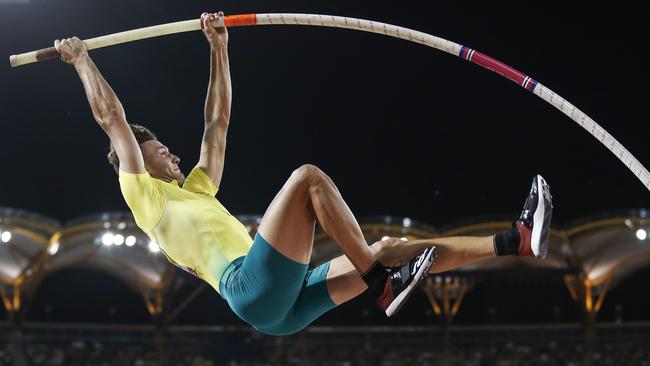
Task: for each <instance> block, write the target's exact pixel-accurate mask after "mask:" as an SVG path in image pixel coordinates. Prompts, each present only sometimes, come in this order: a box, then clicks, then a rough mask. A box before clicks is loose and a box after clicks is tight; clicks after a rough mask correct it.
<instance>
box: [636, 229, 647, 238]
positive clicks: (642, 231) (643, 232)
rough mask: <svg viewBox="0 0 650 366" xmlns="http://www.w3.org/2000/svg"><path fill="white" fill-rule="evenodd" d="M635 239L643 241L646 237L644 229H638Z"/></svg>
mask: <svg viewBox="0 0 650 366" xmlns="http://www.w3.org/2000/svg"><path fill="white" fill-rule="evenodd" d="M636 237H637V238H639V240H645V238H647V237H648V233H647V232H646V231H645V230H644V229H639V230H637V231H636Z"/></svg>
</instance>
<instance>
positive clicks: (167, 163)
mask: <svg viewBox="0 0 650 366" xmlns="http://www.w3.org/2000/svg"><path fill="white" fill-rule="evenodd" d="M140 148H141V150H142V157H143V158H144V167H145V168H146V169H147V171H148V172H149V175H151V176H152V177H154V178H158V179H161V180H164V181H166V182H169V181H171V180H176V181H178V184H179V185H181V186H182V185H183V182H184V181H185V175H184V174H183V172H181V169H180V167H179V166H178V163H180V161H181V159H180V158H179V157H178V156H176V155H174V154H172V153H170V152H169V149H168V148H167V146H165V145H163V144H162V143H161V142H160V141H158V140H149V141H147V142H143V143H142V144H140Z"/></svg>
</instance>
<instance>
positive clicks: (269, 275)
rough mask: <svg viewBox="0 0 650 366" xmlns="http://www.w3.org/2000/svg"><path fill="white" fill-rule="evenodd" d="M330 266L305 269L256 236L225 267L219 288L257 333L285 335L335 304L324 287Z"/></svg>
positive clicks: (305, 265)
mask: <svg viewBox="0 0 650 366" xmlns="http://www.w3.org/2000/svg"><path fill="white" fill-rule="evenodd" d="M329 267H330V263H329V262H327V263H325V264H323V265H321V266H319V267H316V268H314V269H312V270H308V265H307V264H301V263H298V262H295V261H293V260H291V259H289V258H287V257H285V256H284V255H283V254H281V253H280V252H278V251H277V250H275V248H273V247H272V246H271V244H269V243H268V242H267V241H266V240H264V238H262V237H261V236H260V235H259V234H257V235H256V236H255V240H254V241H253V246H252V247H251V250H250V251H249V252H248V254H247V255H246V256H243V257H239V258H237V259H235V260H234V261H233V262H232V263H231V264H230V265H229V266H228V267H227V268H226V270H225V271H224V274H223V276H222V277H221V283H220V285H219V290H220V292H221V297H223V298H224V299H225V300H226V301H227V302H228V305H230V308H231V309H232V310H233V311H234V312H235V314H237V316H239V317H240V318H241V319H242V320H244V321H245V322H247V323H249V324H250V325H252V326H253V327H254V328H255V329H257V330H258V331H259V332H261V333H265V334H269V335H287V334H291V333H295V332H298V331H299V330H301V329H303V328H305V327H306V326H307V325H309V324H310V323H311V322H313V321H314V320H316V319H317V318H318V317H319V316H321V315H323V314H324V313H325V312H327V311H329V310H330V309H333V308H335V307H336V304H334V302H333V301H332V298H331V297H330V295H329V292H328V291H327V278H326V277H327V271H328V270H329Z"/></svg>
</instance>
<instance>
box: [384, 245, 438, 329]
mask: <svg viewBox="0 0 650 366" xmlns="http://www.w3.org/2000/svg"><path fill="white" fill-rule="evenodd" d="M434 253H435V250H429V252H428V253H427V256H426V258H425V260H424V263H423V264H422V266H421V267H420V268H419V269H418V272H417V273H416V274H415V277H413V281H411V283H409V285H408V286H407V287H406V289H405V290H404V291H402V293H401V294H399V296H397V297H396V298H395V300H393V302H392V303H390V305H389V306H388V308H387V309H386V315H387V316H389V317H391V316H393V315H395V313H397V312H398V311H399V309H401V308H402V305H404V304H405V303H406V300H407V299H408V297H409V296H410V295H411V292H413V290H414V289H415V287H416V286H417V285H418V283H420V280H421V279H422V278H424V277H426V276H427V275H428V274H429V271H430V270H431V265H432V264H433V254H434Z"/></svg>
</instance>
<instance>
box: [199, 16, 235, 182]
mask: <svg viewBox="0 0 650 366" xmlns="http://www.w3.org/2000/svg"><path fill="white" fill-rule="evenodd" d="M223 22H224V16H223V13H222V12H219V13H215V14H207V13H203V15H201V24H202V27H203V33H205V36H206V38H207V39H208V42H209V43H210V84H209V86H208V96H207V98H206V100H205V130H204V132H203V141H202V142H201V157H200V158H199V163H198V164H197V166H198V167H199V168H201V169H203V171H204V172H206V173H207V175H208V176H209V177H210V179H211V180H212V182H213V183H214V185H215V187H217V188H218V187H219V184H220V183H221V176H222V174H223V164H224V158H225V154H226V134H227V132H228V124H229V123H230V103H231V99H232V89H231V84H230V66H229V64H228V31H227V30H226V28H225V27H224V23H223Z"/></svg>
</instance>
